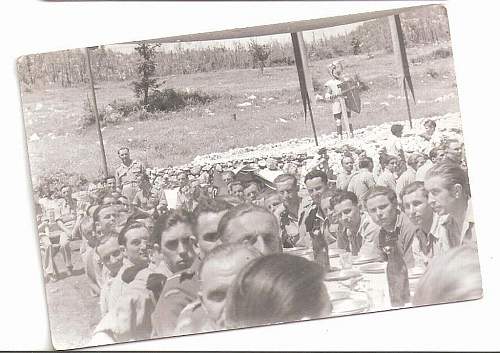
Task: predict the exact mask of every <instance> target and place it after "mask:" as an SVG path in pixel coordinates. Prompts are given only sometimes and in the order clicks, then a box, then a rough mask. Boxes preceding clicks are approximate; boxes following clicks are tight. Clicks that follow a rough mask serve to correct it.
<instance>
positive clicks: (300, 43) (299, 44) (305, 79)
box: [290, 33, 319, 146]
mask: <svg viewBox="0 0 500 353" xmlns="http://www.w3.org/2000/svg"><path fill="white" fill-rule="evenodd" d="M290 34H291V36H292V44H293V52H294V55H295V65H296V67H297V74H298V76H299V85H300V94H301V96H302V104H303V106H304V120H306V119H307V111H309V117H310V119H311V126H312V129H313V134H314V141H315V143H316V146H318V145H319V144H318V136H317V134H316V126H315V124H314V116H313V112H312V106H311V94H312V92H313V88H312V78H311V73H310V72H309V68H308V67H307V58H306V56H305V54H304V52H305V44H304V37H303V36H302V33H290Z"/></svg>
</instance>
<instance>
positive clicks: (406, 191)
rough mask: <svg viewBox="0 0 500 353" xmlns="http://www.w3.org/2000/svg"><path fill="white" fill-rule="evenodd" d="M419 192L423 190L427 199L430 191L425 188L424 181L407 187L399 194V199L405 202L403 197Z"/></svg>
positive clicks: (415, 182)
mask: <svg viewBox="0 0 500 353" xmlns="http://www.w3.org/2000/svg"><path fill="white" fill-rule="evenodd" d="M417 190H422V191H423V192H424V195H425V197H427V196H428V195H429V193H428V191H427V190H426V189H425V187H424V182H423V181H414V182H413V183H411V184H408V185H406V186H405V187H404V188H403V190H401V192H400V193H399V199H400V200H401V201H403V197H404V196H406V195H409V194H411V193H413V192H415V191H417Z"/></svg>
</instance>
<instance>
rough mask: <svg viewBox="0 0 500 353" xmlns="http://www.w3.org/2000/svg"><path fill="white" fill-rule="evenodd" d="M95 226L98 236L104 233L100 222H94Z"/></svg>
mask: <svg viewBox="0 0 500 353" xmlns="http://www.w3.org/2000/svg"><path fill="white" fill-rule="evenodd" d="M94 224H95V226H94V229H95V232H96V234H100V233H101V231H102V226H101V222H99V221H97V220H96V221H95V222H94Z"/></svg>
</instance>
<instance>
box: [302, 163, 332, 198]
mask: <svg viewBox="0 0 500 353" xmlns="http://www.w3.org/2000/svg"><path fill="white" fill-rule="evenodd" d="M304 183H305V184H306V188H307V192H308V193H309V196H311V199H312V200H313V202H314V203H315V204H316V205H317V206H320V204H321V197H322V195H323V193H325V192H326V190H328V177H327V176H326V173H325V172H323V171H322V170H313V171H310V172H309V173H307V174H306V176H305V178H304Z"/></svg>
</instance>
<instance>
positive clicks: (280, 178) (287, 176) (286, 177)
mask: <svg viewBox="0 0 500 353" xmlns="http://www.w3.org/2000/svg"><path fill="white" fill-rule="evenodd" d="M287 180H292V181H293V184H294V185H295V186H297V185H298V183H297V178H296V177H295V175H293V174H290V173H285V174H280V175H278V176H277V177H276V178H274V180H273V183H274V184H275V185H276V184H277V183H283V182H285V181H287Z"/></svg>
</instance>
